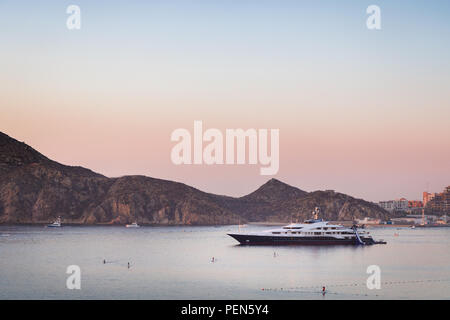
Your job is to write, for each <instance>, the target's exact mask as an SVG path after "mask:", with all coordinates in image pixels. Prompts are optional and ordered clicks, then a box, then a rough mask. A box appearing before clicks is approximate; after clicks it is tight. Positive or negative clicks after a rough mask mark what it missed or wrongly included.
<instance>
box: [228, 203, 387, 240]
mask: <svg viewBox="0 0 450 320" xmlns="http://www.w3.org/2000/svg"><path fill="white" fill-rule="evenodd" d="M318 214H319V208H316V209H315V210H314V212H313V219H309V220H306V221H304V222H303V223H291V224H289V225H287V226H284V227H281V228H278V229H272V230H267V231H262V232H250V233H229V234H228V235H229V236H230V237H233V238H234V239H236V240H237V241H239V243H240V244H243V245H372V244H385V243H386V242H384V241H382V240H381V241H375V240H374V239H373V238H372V236H371V235H370V233H369V232H367V231H365V230H358V228H357V226H356V225H354V226H353V227H351V228H349V227H345V226H343V225H338V224H332V223H330V222H328V221H324V220H322V219H318Z"/></svg>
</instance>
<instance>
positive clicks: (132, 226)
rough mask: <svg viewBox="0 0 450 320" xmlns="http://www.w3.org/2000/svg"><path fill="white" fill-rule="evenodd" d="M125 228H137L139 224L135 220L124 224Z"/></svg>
mask: <svg viewBox="0 0 450 320" xmlns="http://www.w3.org/2000/svg"><path fill="white" fill-rule="evenodd" d="M125 227H127V228H139V227H140V225H138V224H137V222H133V223H132V224H127V225H125Z"/></svg>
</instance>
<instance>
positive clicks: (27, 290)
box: [0, 226, 450, 299]
mask: <svg viewBox="0 0 450 320" xmlns="http://www.w3.org/2000/svg"><path fill="white" fill-rule="evenodd" d="M241 229H242V228H241ZM259 229H266V228H264V227H257V226H249V227H246V228H245V230H259ZM237 230H238V227H237V226H223V227H141V228H135V229H129V228H125V227H112V226H95V227H93V226H83V227H76V226H73V227H72V226H66V227H63V228H44V227H41V226H0V298H1V299H18V298H20V299H355V298H356V299H367V298H370V299H372V298H375V299H376V298H383V299H386V298H394V299H410V298H416V299H431V298H434V299H449V298H450V250H449V249H450V241H449V240H450V228H432V229H419V228H417V229H414V230H412V229H400V230H397V229H394V228H380V229H371V232H372V234H373V236H374V238H375V239H380V238H381V239H384V240H386V241H387V242H388V244H387V245H375V246H366V247H363V246H330V247H319V246H288V247H280V246H278V247H274V246H257V247H250V246H240V245H237V242H236V241H235V240H233V239H232V238H231V237H228V236H227V235H226V233H227V232H230V231H233V232H236V231H237ZM394 233H397V234H398V236H394ZM213 257H214V262H212V261H213V260H212V258H213ZM103 260H105V262H106V263H104V261H103ZM128 263H130V268H129V269H128ZM69 265H78V266H80V268H81V290H68V289H66V279H67V277H68V275H67V274H66V273H65V272H66V268H67V266H69ZM369 265H378V266H380V268H381V282H382V287H381V290H368V289H367V287H366V285H365V283H366V280H367V277H368V276H369V275H368V274H367V273H366V269H367V267H368V266H369ZM322 286H326V287H327V294H326V296H325V297H323V296H322V293H321V288H322Z"/></svg>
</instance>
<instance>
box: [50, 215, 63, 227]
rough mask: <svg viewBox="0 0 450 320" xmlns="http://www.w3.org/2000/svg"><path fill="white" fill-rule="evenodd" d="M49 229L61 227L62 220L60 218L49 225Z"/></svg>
mask: <svg viewBox="0 0 450 320" xmlns="http://www.w3.org/2000/svg"><path fill="white" fill-rule="evenodd" d="M47 227H49V228H59V227H61V218H60V217H58V219H56V220H55V221H53V223H51V224H48V225H47Z"/></svg>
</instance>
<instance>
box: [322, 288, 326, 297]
mask: <svg viewBox="0 0 450 320" xmlns="http://www.w3.org/2000/svg"><path fill="white" fill-rule="evenodd" d="M325 293H326V290H325V287H322V294H323V295H325Z"/></svg>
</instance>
